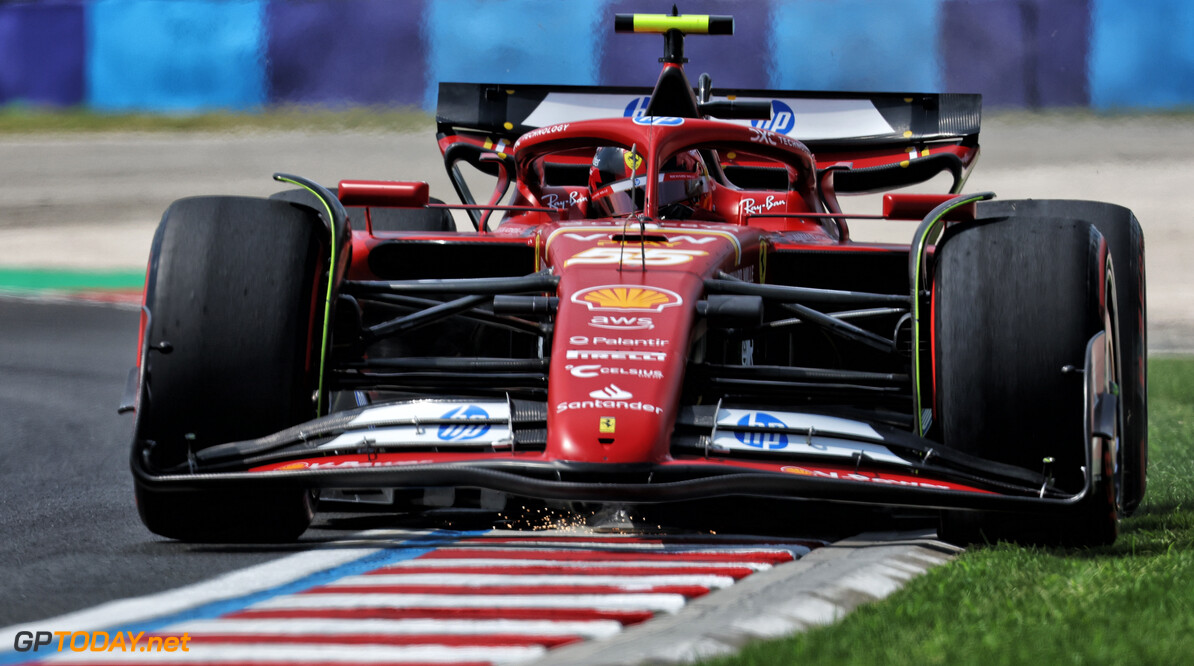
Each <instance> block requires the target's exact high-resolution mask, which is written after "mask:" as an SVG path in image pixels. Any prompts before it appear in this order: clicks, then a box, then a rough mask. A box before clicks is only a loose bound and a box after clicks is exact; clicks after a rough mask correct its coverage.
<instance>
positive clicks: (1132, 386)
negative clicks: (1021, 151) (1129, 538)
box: [978, 199, 1148, 515]
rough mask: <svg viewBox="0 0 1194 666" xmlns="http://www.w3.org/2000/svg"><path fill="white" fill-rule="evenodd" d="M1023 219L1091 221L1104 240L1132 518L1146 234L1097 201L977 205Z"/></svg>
mask: <svg viewBox="0 0 1194 666" xmlns="http://www.w3.org/2000/svg"><path fill="white" fill-rule="evenodd" d="M1011 215H1027V216H1031V217H1051V218H1060V219H1067V220H1082V221H1084V222H1089V223H1091V224H1092V225H1094V227H1095V228H1096V229H1098V230H1099V233H1101V234H1103V238H1105V239H1106V240H1107V247H1108V249H1109V250H1110V252H1111V260H1112V262H1113V263H1114V264H1115V300H1116V303H1117V305H1118V310H1119V325H1118V329H1117V330H1116V335H1117V338H1118V340H1119V358H1118V359H1117V360H1118V363H1119V367H1120V368H1121V371H1120V375H1121V380H1122V381H1121V383H1120V395H1121V396H1122V399H1123V402H1124V413H1123V416H1124V430H1123V447H1124V455H1123V459H1124V460H1123V462H1124V471H1123V479H1124V484H1123V497H1124V501H1123V509H1124V515H1131V514H1132V513H1133V512H1134V511H1135V510H1136V508H1137V507H1138V506H1139V505H1140V502H1141V501H1142V500H1143V499H1144V492H1145V490H1146V489H1147V485H1148V484H1147V482H1148V327H1147V324H1148V308H1147V301H1146V298H1145V286H1146V281H1145V273H1144V232H1143V230H1142V229H1141V228H1140V222H1139V221H1137V220H1136V216H1135V215H1133V214H1132V211H1130V210H1128V209H1127V208H1124V207H1123V206H1116V205H1114V204H1109V203H1103V202H1099V201H1071V200H1054V199H1027V200H1015V199H1012V200H995V201H986V202H983V203H981V204H979V207H978V216H979V218H980V219H984V218H999V217H1008V216H1011Z"/></svg>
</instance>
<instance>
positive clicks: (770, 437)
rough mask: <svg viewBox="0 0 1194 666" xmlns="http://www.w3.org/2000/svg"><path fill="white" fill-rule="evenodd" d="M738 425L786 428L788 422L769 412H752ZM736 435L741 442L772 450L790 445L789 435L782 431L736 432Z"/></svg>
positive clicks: (739, 421) (740, 420)
mask: <svg viewBox="0 0 1194 666" xmlns="http://www.w3.org/2000/svg"><path fill="white" fill-rule="evenodd" d="M738 425H740V426H749V427H755V428H786V427H787V424H786V423H784V422H783V421H781V420H779V419H778V418H776V417H774V416H772V415H770V414H768V413H767V412H751V413H749V414H747V415H746V416H743V417H742V418H741V419H738ZM734 436H735V437H737V438H738V441H739V442H742V443H743V444H745V445H747V446H753V447H755V448H758V449H763V450H766V451H771V450H773V449H782V448H784V447H785V446H787V445H788V436H787V435H786V434H784V433H782V432H736V433H734Z"/></svg>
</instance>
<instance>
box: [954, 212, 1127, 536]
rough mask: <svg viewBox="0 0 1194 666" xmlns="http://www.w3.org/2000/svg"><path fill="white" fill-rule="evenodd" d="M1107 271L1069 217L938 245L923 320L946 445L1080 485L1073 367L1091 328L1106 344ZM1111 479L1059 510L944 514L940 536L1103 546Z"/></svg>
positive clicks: (1083, 419) (1112, 511)
mask: <svg viewBox="0 0 1194 666" xmlns="http://www.w3.org/2000/svg"><path fill="white" fill-rule="evenodd" d="M1111 266H1112V264H1111V259H1110V256H1109V255H1108V253H1107V249H1106V243H1105V242H1104V240H1103V237H1102V235H1101V234H1099V232H1098V231H1097V229H1095V228H1094V227H1093V226H1092V225H1090V224H1088V223H1086V222H1079V221H1074V220H1057V219H1041V218H1031V217H1024V216H1017V217H1011V218H1005V219H999V220H993V221H987V222H984V223H980V224H978V225H976V226H971V227H967V228H962V229H961V230H959V231H957V232H956V233H953V234H951V235H950V236H948V237H946V238H944V239H943V240H942V242H941V243H940V244H939V245H938V248H937V266H936V272H935V276H934V282H933V299H934V303H933V327H934V354H935V357H934V358H935V385H936V413H937V415H938V416H937V419H938V422H939V423H940V428H941V430H940V432H941V437H942V440H943V442H944V444H945V445H946V446H948V447H950V448H952V449H956V450H959V451H962V452H965V453H968V454H971V455H975V456H978V457H980V458H984V459H987V460H993V461H997V462H1001V463H1007V464H1011V465H1016V466H1018V467H1021V468H1024V469H1028V470H1032V471H1038V472H1040V471H1046V470H1047V471H1048V473H1049V474H1050V475H1051V476H1053V477H1054V478H1055V487H1057V488H1059V489H1060V490H1062V491H1065V492H1067V493H1070V494H1076V493H1078V492H1079V491H1081V490H1082V489H1083V488H1084V487H1085V484H1086V470H1085V466H1086V447H1088V446H1089V445H1090V443H1089V441H1088V439H1087V432H1086V429H1087V416H1086V411H1085V410H1086V399H1085V396H1084V390H1085V388H1084V379H1083V373H1082V372H1081V370H1082V368H1083V367H1084V365H1085V359H1086V349H1087V344H1088V342H1089V341H1090V340H1091V338H1092V336H1094V335H1095V334H1096V333H1098V332H1100V331H1103V332H1105V333H1106V335H1107V338H1106V339H1107V340H1110V341H1112V342H1111V344H1112V345H1113V346H1112V349H1113V350H1114V349H1115V347H1114V340H1115V330H1116V326H1115V312H1114V296H1113V292H1114V289H1113V288H1112V285H1113V282H1112V280H1113V273H1112V268H1111ZM1117 367H1118V366H1117ZM1115 379H1116V380H1118V379H1119V377H1118V376H1117V377H1116V378H1115ZM1118 422H1119V424H1121V425H1122V417H1120V419H1119V420H1118ZM1047 459H1051V461H1052V462H1046V460H1047ZM1111 462H1112V467H1116V466H1117V465H1116V464H1115V463H1118V461H1111ZM1118 474H1119V472H1116V473H1112V474H1110V475H1109V477H1108V479H1107V483H1104V484H1102V485H1100V486H1098V487H1096V489H1095V490H1096V492H1094V493H1093V494H1091V495H1088V496H1087V497H1086V498H1084V500H1083V501H1082V502H1081V503H1080V505H1078V506H1076V507H1074V510H1073V511H1072V512H1070V513H1066V514H1057V515H1036V514H998V513H977V512H963V511H946V512H944V514H943V518H942V524H941V530H940V533H941V536H942V538H944V539H946V540H949V541H954V542H960V543H973V542H981V541H989V542H993V541H996V540H1000V539H1007V540H1014V541H1020V542H1031V543H1043V544H1051V545H1052V544H1057V545H1060V544H1066V545H1100V544H1106V543H1110V542H1112V541H1114V540H1115V537H1116V534H1117V529H1118V510H1119V506H1118V499H1119V495H1118V491H1119V485H1118ZM1108 484H1110V485H1108Z"/></svg>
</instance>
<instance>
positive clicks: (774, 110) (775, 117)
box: [750, 99, 796, 134]
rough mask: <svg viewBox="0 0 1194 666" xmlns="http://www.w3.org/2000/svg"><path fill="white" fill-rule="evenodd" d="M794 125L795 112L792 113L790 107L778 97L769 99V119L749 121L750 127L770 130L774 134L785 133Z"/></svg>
mask: <svg viewBox="0 0 1194 666" xmlns="http://www.w3.org/2000/svg"><path fill="white" fill-rule="evenodd" d="M795 125H796V114H794V113H792V107H790V106H788V105H787V104H784V103H783V102H781V101H779V100H778V99H773V100H771V120H752V121H750V126H751V127H757V128H759V129H765V130H771V131H772V132H775V133H776V134H787V133H788V132H791V131H792V128H793V127H794V126H795Z"/></svg>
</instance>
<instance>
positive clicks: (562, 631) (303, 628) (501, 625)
mask: <svg viewBox="0 0 1194 666" xmlns="http://www.w3.org/2000/svg"><path fill="white" fill-rule="evenodd" d="M621 630H622V623H620V622H618V621H617V620H573V621H555V620H424V619H413V620H376V619H352V620H339V619H331V618H329V619H308V618H295V619H283V620H274V619H268V620H257V619H250V618H244V619H239V618H229V619H222V620H193V621H190V622H180V623H178V624H175V625H172V626H170V627H166V628H164V629H160V630H158V631H156V632H155V633H157V634H163V635H164V634H172V635H182V634H183V633H184V632H185V633H189V634H191V636H196V637H198V636H202V635H204V634H302V635H308V636H314V635H333V636H334V635H339V634H377V635H384V636H409V635H416V634H457V635H461V636H473V635H484V634H505V635H511V636H583V637H584V638H603V637H605V636H612V635H614V634H616V633H618V632H619V631H621Z"/></svg>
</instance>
